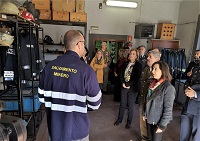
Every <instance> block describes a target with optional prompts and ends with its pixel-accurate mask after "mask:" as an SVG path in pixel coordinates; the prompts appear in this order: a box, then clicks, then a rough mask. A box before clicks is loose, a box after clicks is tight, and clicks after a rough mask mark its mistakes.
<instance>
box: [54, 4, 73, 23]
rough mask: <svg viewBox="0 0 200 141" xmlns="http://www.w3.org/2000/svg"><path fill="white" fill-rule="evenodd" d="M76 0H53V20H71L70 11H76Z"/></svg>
mask: <svg viewBox="0 0 200 141" xmlns="http://www.w3.org/2000/svg"><path fill="white" fill-rule="evenodd" d="M75 4H76V2H75V0H52V10H53V20H58V21H69V12H74V11H75Z"/></svg>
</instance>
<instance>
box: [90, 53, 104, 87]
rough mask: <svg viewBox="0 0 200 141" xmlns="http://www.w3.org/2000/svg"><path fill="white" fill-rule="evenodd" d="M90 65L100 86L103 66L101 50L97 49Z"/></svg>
mask: <svg viewBox="0 0 200 141" xmlns="http://www.w3.org/2000/svg"><path fill="white" fill-rule="evenodd" d="M90 66H91V67H92V68H93V69H94V71H95V73H96V76H97V80H98V82H99V85H100V88H101V87H102V86H101V85H102V83H103V67H104V58H103V52H102V51H101V50H98V51H97V53H96V55H95V57H94V58H93V59H92V61H91V63H90Z"/></svg>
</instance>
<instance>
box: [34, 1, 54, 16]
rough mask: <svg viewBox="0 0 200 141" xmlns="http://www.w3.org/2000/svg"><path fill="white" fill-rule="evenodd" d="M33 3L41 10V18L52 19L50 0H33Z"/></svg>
mask: <svg viewBox="0 0 200 141" xmlns="http://www.w3.org/2000/svg"><path fill="white" fill-rule="evenodd" d="M32 3H34V4H35V8H36V9H39V10H40V19H42V20H51V10H50V0H32Z"/></svg>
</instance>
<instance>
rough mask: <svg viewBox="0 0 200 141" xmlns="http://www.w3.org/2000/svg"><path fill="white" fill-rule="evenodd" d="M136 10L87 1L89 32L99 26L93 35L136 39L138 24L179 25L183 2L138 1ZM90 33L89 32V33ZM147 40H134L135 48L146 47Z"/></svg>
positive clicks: (97, 0) (98, 1)
mask: <svg viewBox="0 0 200 141" xmlns="http://www.w3.org/2000/svg"><path fill="white" fill-rule="evenodd" d="M136 1H137V2H138V7H137V8H136V9H128V8H117V7H108V6H106V5H105V4H103V8H102V9H99V8H98V7H99V3H102V2H103V0H86V12H87V15H88V19H87V21H88V30H90V27H91V26H99V30H91V31H90V32H91V33H98V34H116V35H132V36H133V37H134V29H135V24H137V23H154V24H156V23H158V22H170V23H175V24H176V23H177V22H178V15H179V7H180V2H181V0H136ZM88 33H89V32H88ZM146 41H147V40H146V39H140V40H138V39H134V40H133V46H135V47H137V46H139V45H141V44H144V45H146Z"/></svg>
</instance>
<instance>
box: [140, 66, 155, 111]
mask: <svg viewBox="0 0 200 141" xmlns="http://www.w3.org/2000/svg"><path fill="white" fill-rule="evenodd" d="M151 76H152V73H151V71H150V68H149V67H148V66H146V67H145V68H144V69H143V70H142V74H141V88H140V89H141V90H140V96H141V97H140V101H141V106H142V107H143V106H144V105H142V104H144V102H145V101H146V95H147V91H148V88H149V85H150V83H151V81H152V77H151Z"/></svg>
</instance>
